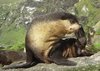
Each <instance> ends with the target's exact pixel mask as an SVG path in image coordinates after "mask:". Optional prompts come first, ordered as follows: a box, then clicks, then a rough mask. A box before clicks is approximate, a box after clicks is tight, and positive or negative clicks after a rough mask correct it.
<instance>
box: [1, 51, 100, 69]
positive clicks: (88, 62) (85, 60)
mask: <svg viewBox="0 0 100 71" xmlns="http://www.w3.org/2000/svg"><path fill="white" fill-rule="evenodd" d="M69 60H72V61H74V62H76V63H77V65H76V66H62V65H56V64H54V63H52V64H44V63H40V64H37V65H36V66H33V67H31V68H27V69H7V70H3V69H1V68H0V71H67V70H68V71H100V52H98V53H95V54H94V55H92V56H90V57H77V58H70V59H69Z"/></svg>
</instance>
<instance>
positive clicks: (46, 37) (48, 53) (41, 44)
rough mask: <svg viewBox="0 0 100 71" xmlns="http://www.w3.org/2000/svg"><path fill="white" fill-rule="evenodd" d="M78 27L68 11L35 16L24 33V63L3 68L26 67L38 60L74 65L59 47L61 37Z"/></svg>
mask: <svg viewBox="0 0 100 71" xmlns="http://www.w3.org/2000/svg"><path fill="white" fill-rule="evenodd" d="M79 28H80V24H79V23H78V20H77V18H76V16H74V15H72V14H69V13H65V12H55V13H51V14H47V15H43V16H39V17H36V18H35V19H33V21H32V24H30V26H29V29H28V31H27V34H26V39H25V40H26V41H25V46H26V55H27V60H26V64H24V65H18V66H10V67H5V68H19V67H20V68H23V67H24V68H26V67H31V66H33V65H35V64H37V63H39V62H45V63H51V62H54V63H56V64H60V65H73V64H74V65H76V64H75V63H73V64H71V63H72V62H71V61H67V60H66V59H65V58H63V57H62V55H61V54H62V49H63V48H61V47H62V46H64V45H65V40H62V38H63V37H65V35H66V34H70V33H75V32H76V31H77V30H78V29H79Z"/></svg>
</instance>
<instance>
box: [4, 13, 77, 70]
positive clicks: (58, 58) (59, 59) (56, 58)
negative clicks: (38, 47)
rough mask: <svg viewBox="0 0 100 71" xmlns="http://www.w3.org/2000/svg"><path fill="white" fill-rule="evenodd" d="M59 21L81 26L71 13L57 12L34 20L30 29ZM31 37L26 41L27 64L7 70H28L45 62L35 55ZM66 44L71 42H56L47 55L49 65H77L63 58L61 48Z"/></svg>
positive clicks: (60, 40)
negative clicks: (39, 23)
mask: <svg viewBox="0 0 100 71" xmlns="http://www.w3.org/2000/svg"><path fill="white" fill-rule="evenodd" d="M57 20H69V21H70V22H71V24H73V23H77V24H79V23H78V20H77V18H76V16H74V15H72V14H69V13H65V12H55V13H51V14H47V15H42V16H39V17H36V18H35V19H33V21H32V22H33V24H31V25H30V27H29V29H30V28H32V26H34V25H35V23H37V22H42V21H45V22H46V21H57ZM37 24H38V23H37ZM47 24H48V23H47ZM41 25H42V23H41ZM48 25H49V24H48ZM44 29H45V28H44ZM58 29H60V28H58ZM45 30H46V29H45ZM28 32H29V31H27V33H28ZM54 32H55V31H54ZM51 34H52V33H51ZM29 35H31V34H26V39H25V40H26V41H25V47H26V55H27V59H26V63H25V64H21V65H15V66H8V67H4V69H7V68H28V67H31V66H34V65H36V64H37V63H40V62H44V61H43V60H42V58H41V57H40V58H41V59H40V58H39V57H38V56H37V55H35V54H34V53H37V52H33V50H34V49H33V48H34V46H33V47H31V45H30V42H31V41H30V39H29V38H28V36H29ZM57 35H59V34H57ZM71 42H72V41H71ZM65 43H69V42H68V41H67V40H62V39H61V38H59V40H58V41H56V42H55V43H54V44H52V46H53V47H52V49H51V50H50V52H49V53H48V55H47V57H48V58H49V63H51V62H54V63H56V64H59V65H76V63H74V62H72V61H68V60H66V58H64V57H63V56H62V52H63V48H61V47H63V46H65ZM43 52H45V51H43ZM47 63H48V61H47Z"/></svg>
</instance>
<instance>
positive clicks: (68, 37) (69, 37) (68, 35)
mask: <svg viewBox="0 0 100 71" xmlns="http://www.w3.org/2000/svg"><path fill="white" fill-rule="evenodd" d="M70 39H77V37H76V36H75V34H74V33H71V34H66V35H65V36H64V37H63V38H62V40H70Z"/></svg>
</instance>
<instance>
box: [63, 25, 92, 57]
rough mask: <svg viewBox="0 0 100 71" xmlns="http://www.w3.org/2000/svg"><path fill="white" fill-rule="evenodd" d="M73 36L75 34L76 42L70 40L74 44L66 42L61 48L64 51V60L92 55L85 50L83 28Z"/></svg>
mask: <svg viewBox="0 0 100 71" xmlns="http://www.w3.org/2000/svg"><path fill="white" fill-rule="evenodd" d="M75 34H76V37H77V39H76V40H75V39H72V40H73V41H74V42H70V43H71V44H69V43H68V42H66V45H64V47H63V48H65V49H64V51H63V52H62V53H63V56H64V57H65V58H69V57H80V56H91V55H93V53H92V52H90V51H89V50H87V49H86V44H87V38H86V34H85V31H84V29H83V27H81V28H80V29H79V30H78V31H77V32H76V33H75ZM66 40H68V39H66ZM73 48H74V49H73Z"/></svg>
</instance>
